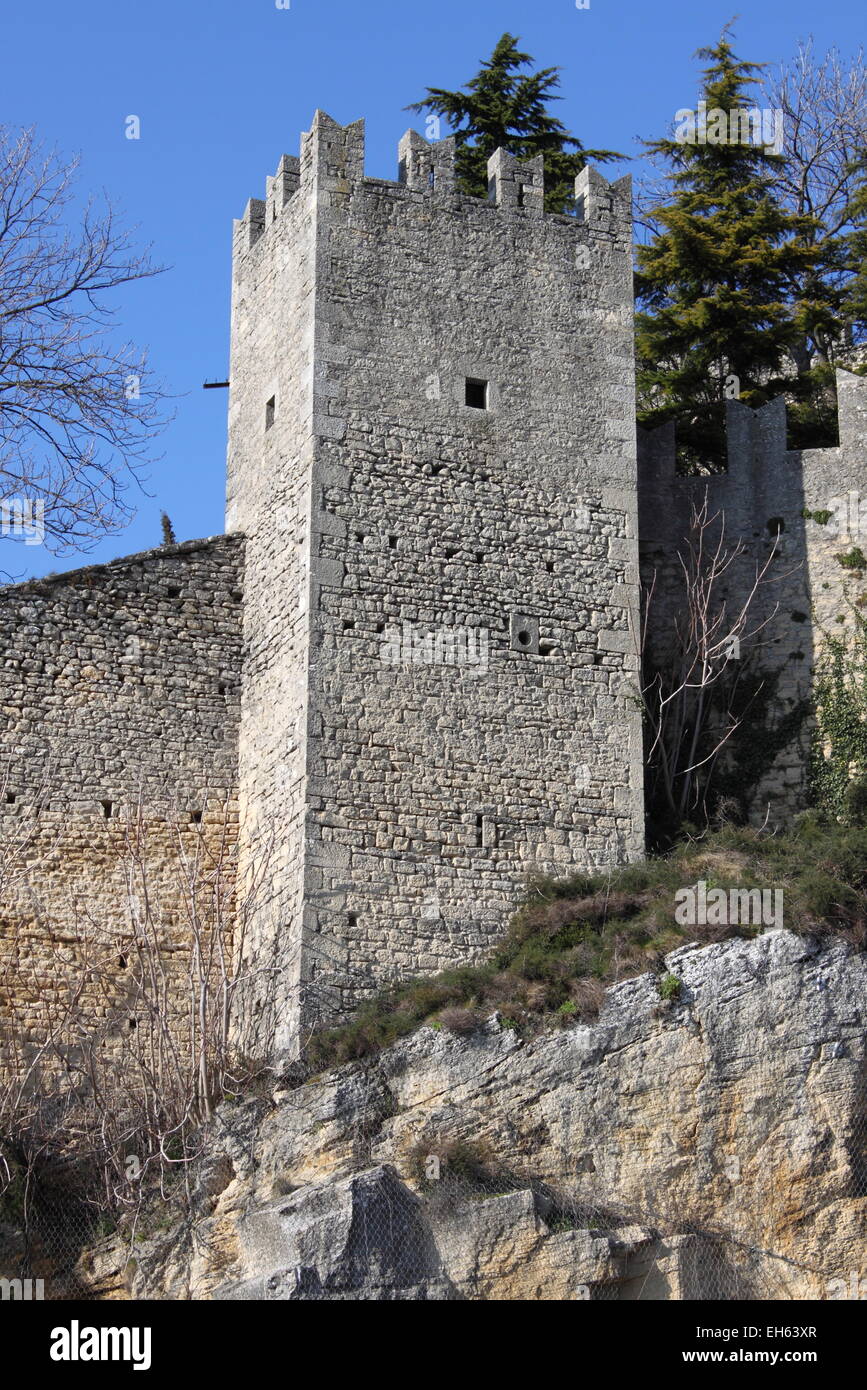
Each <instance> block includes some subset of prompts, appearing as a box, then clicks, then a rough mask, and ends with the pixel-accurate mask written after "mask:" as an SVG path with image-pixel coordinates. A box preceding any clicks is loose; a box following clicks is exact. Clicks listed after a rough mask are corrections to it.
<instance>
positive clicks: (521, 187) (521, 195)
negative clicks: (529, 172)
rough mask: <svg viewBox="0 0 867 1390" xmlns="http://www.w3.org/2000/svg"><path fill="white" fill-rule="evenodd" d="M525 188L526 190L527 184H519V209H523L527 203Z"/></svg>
mask: <svg viewBox="0 0 867 1390" xmlns="http://www.w3.org/2000/svg"><path fill="white" fill-rule="evenodd" d="M525 188H526V185H525V184H523V183H519V184H518V207H519V208H522V207H523V206H524V204H525V202H526V197H525Z"/></svg>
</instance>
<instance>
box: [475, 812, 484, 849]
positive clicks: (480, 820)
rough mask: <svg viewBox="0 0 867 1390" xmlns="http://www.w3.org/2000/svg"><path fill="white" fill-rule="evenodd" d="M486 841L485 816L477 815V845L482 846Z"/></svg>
mask: <svg viewBox="0 0 867 1390" xmlns="http://www.w3.org/2000/svg"><path fill="white" fill-rule="evenodd" d="M484 843H485V818H484V816H476V847H477V848H479V849H480V848H481V846H482V845H483V844H484Z"/></svg>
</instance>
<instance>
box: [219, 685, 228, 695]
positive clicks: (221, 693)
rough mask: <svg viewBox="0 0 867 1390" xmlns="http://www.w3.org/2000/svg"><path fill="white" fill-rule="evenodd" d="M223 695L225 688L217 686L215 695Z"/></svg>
mask: <svg viewBox="0 0 867 1390" xmlns="http://www.w3.org/2000/svg"><path fill="white" fill-rule="evenodd" d="M225 693H226V687H225V686H224V685H218V686H217V694H218V695H225Z"/></svg>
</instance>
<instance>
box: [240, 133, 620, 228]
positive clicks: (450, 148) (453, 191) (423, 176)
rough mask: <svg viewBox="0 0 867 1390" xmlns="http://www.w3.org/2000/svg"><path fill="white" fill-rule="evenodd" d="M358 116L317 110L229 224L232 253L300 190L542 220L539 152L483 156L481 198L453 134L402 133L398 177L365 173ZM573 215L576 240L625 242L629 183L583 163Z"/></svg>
mask: <svg viewBox="0 0 867 1390" xmlns="http://www.w3.org/2000/svg"><path fill="white" fill-rule="evenodd" d="M364 154H365V139H364V121H355V122H353V123H352V124H350V125H346V126H342V125H340V124H339V123H338V122H337V121H335V120H334V119H333V118H332V117H331V116H329V115H327V113H326V112H324V111H317V112H316V114H315V116H314V119H313V123H312V125H311V128H310V130H309V131H307V132H306V133H304V134H303V135H302V137H301V154H300V158H295V157H292V156H289V155H284V156H283V157H282V159H281V161H280V164H279V166H278V168H277V172H276V174H275V175H274V176H273V178H268V180H267V184H266V194H265V198H264V199H258V198H251V199H250V202H249V203H248V205H247V208H246V210H245V212H244V216H243V217H242V218H241V219H240V220H239V221H237V222H236V223H235V248H236V254H239V255H244V254H246V252H248V251H249V250H250V249H251V248H252V247H253V246H255V245H256V244H257V242H258V241H259V238H260V237H261V236H262V234H263V232H265V231H266V230H267V229H268V228H269V227H271V226H272V225H274V224H275V223H278V222H279V221H280V219H281V216H282V214H283V213H284V211H285V210H286V209H287V208H288V207H290V206H291V205H292V201H293V199H294V198H295V196H296V194H297V193H298V192H299V190H302V191H306V192H307V193H309V194H310V196H311V197H314V198H316V199H318V200H319V201H320V203H321V204H322V205H323V206H326V207H332V208H336V207H340V206H341V205H347V206H348V205H349V204H350V202H351V201H352V199H355V198H359V197H362V198H363V197H371V196H376V197H377V198H382V197H383V196H385V197H386V198H394V199H396V200H406V199H410V200H419V199H421V200H425V199H434V200H436V201H437V202H443V201H446V202H448V201H450V202H451V205H452V206H453V207H454V208H466V209H468V210H469V209H478V208H480V207H484V206H486V205H487V206H489V207H490V208H491V210H496V211H497V212H498V213H500V214H501V215H507V216H509V217H510V218H515V219H517V218H521V219H529V220H531V221H541V220H542V219H543V217H545V164H544V157H543V156H542V155H537V156H536V157H535V158H533V159H527V160H522V159H519V158H518V157H516V156H515V155H513V154H511V153H510V152H509V151H508V150H505V149H498V150H496V151H495V153H494V154H493V155H492V156H491V158H490V159H489V161H488V196H487V199H480V198H474V197H471V196H469V195H467V194H465V193H461V192H459V190H458V189H457V186H456V179H455V154H456V143H455V139H454V137H453V136H450V137H448V138H447V139H445V140H435V141H428V140H426V139H425V138H424V136H422V135H420V134H419V133H418V131H415V130H408V131H407V132H406V134H405V135H403V136H402V137H401V140H400V142H399V144H398V151H397V159H398V177H397V179H396V180H390V179H377V178H368V177H366V176H365V172H364ZM575 196H576V200H577V203H578V215H577V216H576V217H570V218H568V219H563V218H562V217H561V218H560V221H561V222H563V221H564V220H565V222H566V225H569V224H571V225H572V226H573V227H574V228H575V229H576V232H578V229H579V228H580V229H581V231H580V232H578V235H577V239H578V240H581V238H582V237H583V238H586V236H587V234H588V233H589V234H590V236H591V237H595V238H597V239H598V240H599V241H609V242H611V241H616V242H618V243H620V244H621V246H622V245H625V244H626V243H627V242H629V239H630V229H631V215H632V210H631V180H630V179H629V177H628V176H627V177H625V178H621V179H618V180H617V181H616V182H614V183H609V182H608V180H607V179H606V178H605V177H604V176H603V175H602V174H600V173H599V172H598V170H596V169H593V168H591V167H590V166H587V167H586V168H585V169H583V170H582V171H581V173H580V174H579V175H578V177H577V179H576V182H575Z"/></svg>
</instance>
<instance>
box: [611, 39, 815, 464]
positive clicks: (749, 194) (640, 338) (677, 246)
mask: <svg viewBox="0 0 867 1390" xmlns="http://www.w3.org/2000/svg"><path fill="white" fill-rule="evenodd" d="M697 56H698V57H699V58H701V59H703V60H705V61H706V62H707V64H708V66H707V67H706V68H705V69H704V72H703V84H702V98H703V101H704V102H705V103H706V112H705V116H704V117H703V113H702V109H701V107H699V109H698V111H697V112H696V115H695V120H694V122H693V123H692V125H691V124H690V121H689V120H688V119H684V120H682V121H681V124H680V127H679V128H678V130H676V131H675V137H674V138H669V139H663V140H656V141H648V142H645V144H646V145H647V147H648V148H649V149H650V150H651V151H652V153H653V154H654V155H656V156H660V157H662V159H663V160H664V161H666V162H667V163H668V164H669V166H670V172H669V174H668V179H669V181H670V183H671V185H672V191H673V196H672V198H671V200H670V201H668V202H665V203H663V204H660V205H657V206H656V207H655V208H654V209H653V210H652V217H653V219H654V221H655V223H656V225H657V227H658V228H659V231H658V234H657V235H656V236H655V237H654V239H653V240H651V241H650V242H649V243H648V244H647V245H644V246H640V247H638V248H637V259H638V273H637V277H636V295H637V299H638V303H639V308H640V312H639V313H638V315H637V319H636V352H637V358H638V364H637V366H638V390H639V420H640V422H641V423H642V424H644V425H656V424H659V423H661V422H662V421H664V420H667V419H671V418H676V419H677V421H678V438H679V440H680V444H681V461H682V463H684V464H686V466H687V467H695V466H696V465H697V464H711V465H716V466H719V465H720V464H721V463H722V462H723V433H722V428H721V427H722V421H723V415H724V403H725V400H726V399H727V398H738V399H740V400H742V401H744V402H745V403H746V404H747V405H750V406H752V407H754V408H755V407H757V406H759V405H762V404H764V403H765V402H766V401H767V400H769V399H771V397H773V396H774V395H777V394H779V393H780V392H781V391H782V390H784V389H785V388H786V387H787V386H788V387H790V386H791V384H792V383H791V376H789V377H786V376H785V375H784V374H783V369H784V364H785V362H786V359H787V358H788V357H789V353H790V350H791V349H792V347H793V346H794V344H795V343H796V342H797V339H798V331H799V327H798V320H797V315H798V305H797V304H795V303H793V302H792V286H793V284H799V283H802V282H803V278H804V276H805V275H806V274H807V273H808V271H809V269H810V266H811V264H813V262H814V257H815V252H814V251H813V250H812V249H811V247H810V246H809V245H808V244H807V241H806V239H805V232H806V230H807V224H808V222H809V219H805V218H802V217H797V216H795V215H793V214H791V213H789V212H787V211H786V210H785V209H784V208H783V207H782V205H781V203H780V202H779V201H778V200H777V199H776V198H775V197H774V195H773V191H772V188H771V181H772V171H773V169H774V167H775V161H777V160H778V159H779V158H781V156H779V155H776V154H774V153H773V152H771V151H769V150H768V149H766V148H765V146H764V144H760V143H757V142H756V143H753V142H752V140H751V139H750V136H749V128H748V127H747V123H746V119H745V113H746V112H747V111H749V110H750V109H751V105H752V106H754V103H752V104H751V102H750V92H749V88H750V86H751V85H752V84H754V83H755V82H756V81H757V79H756V78H755V77H754V76H753V74H754V73H755V72H757V71H759V70H760V67H761V65H760V64H756V63H747V62H744V61H742V60H741V59H739V58H738V57H737V56H736V55H735V54H734V52H733V50H732V46H731V43H730V42H729V38H728V30H725V31H724V32H723V34H722V36H721V37H720V40H719V42H718V43H717V44H716V45H715V46H714V47H713V48H706V49H701V50H700V51H699V53H698V55H697ZM730 113H735V115H734V116H733V117H731V116H730ZM738 113H744V115H740V114H738ZM678 114H679V115H682V114H683V113H678Z"/></svg>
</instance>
